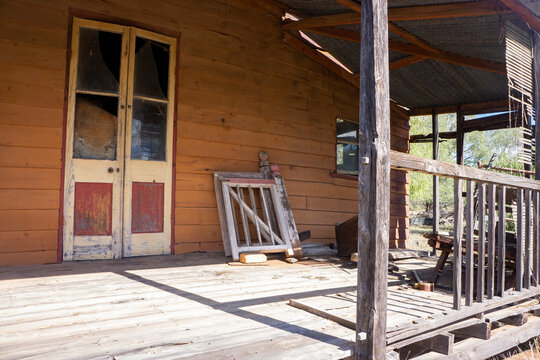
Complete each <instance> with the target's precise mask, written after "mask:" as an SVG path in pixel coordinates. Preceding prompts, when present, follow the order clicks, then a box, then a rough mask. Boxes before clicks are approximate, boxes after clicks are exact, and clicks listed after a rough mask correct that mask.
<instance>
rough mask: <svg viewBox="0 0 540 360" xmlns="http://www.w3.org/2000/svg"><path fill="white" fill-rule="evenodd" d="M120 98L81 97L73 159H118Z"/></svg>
mask: <svg viewBox="0 0 540 360" xmlns="http://www.w3.org/2000/svg"><path fill="white" fill-rule="evenodd" d="M117 115H118V98H116V97H108V96H97V95H86V94H77V98H76V102H75V128H74V132H73V158H74V159H98V160H116V132H117Z"/></svg>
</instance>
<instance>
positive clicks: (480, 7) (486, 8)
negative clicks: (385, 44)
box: [284, 0, 512, 30]
mask: <svg viewBox="0 0 540 360" xmlns="http://www.w3.org/2000/svg"><path fill="white" fill-rule="evenodd" d="M342 1H343V0H342ZM505 1H510V0H505ZM511 12H512V11H511V10H509V9H501V8H500V7H497V3H495V2H493V1H490V0H482V1H469V2H460V3H451V4H438V5H422V6H410V7H402V8H391V9H388V20H389V21H406V20H423V19H444V18H455V17H469V16H482V15H497V14H508V13H511ZM360 21H361V14H360V13H358V12H352V13H345V14H336V15H324V16H316V17H310V18H305V19H302V20H299V21H296V22H292V23H289V24H287V25H285V27H284V28H285V29H286V30H305V29H309V28H314V27H325V26H336V25H348V24H358V23H360Z"/></svg>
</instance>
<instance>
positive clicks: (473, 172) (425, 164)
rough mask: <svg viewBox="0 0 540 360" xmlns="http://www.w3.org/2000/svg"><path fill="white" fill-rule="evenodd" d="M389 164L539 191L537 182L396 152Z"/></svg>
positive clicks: (391, 153)
mask: <svg viewBox="0 0 540 360" xmlns="http://www.w3.org/2000/svg"><path fill="white" fill-rule="evenodd" d="M390 164H391V167H392V168H394V169H401V170H408V171H416V172H421V173H424V174H431V175H438V176H444V177H450V178H454V179H462V180H473V181H481V182H485V183H492V184H496V185H506V186H510V187H516V188H522V189H529V190H535V191H540V181H537V180H532V179H528V178H524V177H519V176H515V175H508V174H503V173H498V172H493V171H487V170H481V169H476V168H473V167H470V166H463V165H457V164H451V163H447V162H444V161H439V160H430V159H424V158H422V157H419V156H414V155H409V154H405V153H402V152H397V151H391V152H390Z"/></svg>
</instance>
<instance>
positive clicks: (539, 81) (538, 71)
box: [533, 32, 540, 180]
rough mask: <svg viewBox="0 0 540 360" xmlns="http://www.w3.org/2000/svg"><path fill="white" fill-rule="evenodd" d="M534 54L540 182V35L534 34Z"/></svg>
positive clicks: (539, 174)
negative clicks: (539, 148)
mask: <svg viewBox="0 0 540 360" xmlns="http://www.w3.org/2000/svg"><path fill="white" fill-rule="evenodd" d="M533 38H534V39H533V43H534V45H533V54H534V64H533V66H534V108H535V123H536V125H535V136H536V147H535V150H534V151H535V160H534V162H535V169H534V170H535V176H534V178H535V179H536V180H540V151H538V147H539V146H540V126H538V125H539V124H538V122H539V121H538V120H540V34H538V33H535V32H533Z"/></svg>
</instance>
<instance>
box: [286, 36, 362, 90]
mask: <svg viewBox="0 0 540 360" xmlns="http://www.w3.org/2000/svg"><path fill="white" fill-rule="evenodd" d="M283 41H285V42H286V43H288V44H289V45H291V46H293V47H294V48H296V49H297V50H299V51H301V52H302V53H304V55H306V56H308V57H310V58H312V59H313V60H315V61H316V62H318V63H319V64H321V65H323V66H324V67H326V68H327V69H329V70H330V71H332V72H334V73H335V74H337V75H339V76H341V77H342V78H343V79H345V80H347V81H348V82H350V83H351V84H353V85H354V86H356V87H358V79H357V78H356V77H355V76H354V75H353V74H351V73H350V72H348V71H346V70H345V69H343V68H342V67H341V66H339V65H337V64H336V63H335V62H333V61H332V60H330V59H329V58H327V57H326V56H324V55H323V54H321V53H320V52H319V51H317V50H316V49H314V48H313V47H311V46H310V45H308V44H307V43H306V42H304V41H302V40H300V39H299V38H297V37H296V36H293V35H291V34H289V33H288V32H284V33H283Z"/></svg>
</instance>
